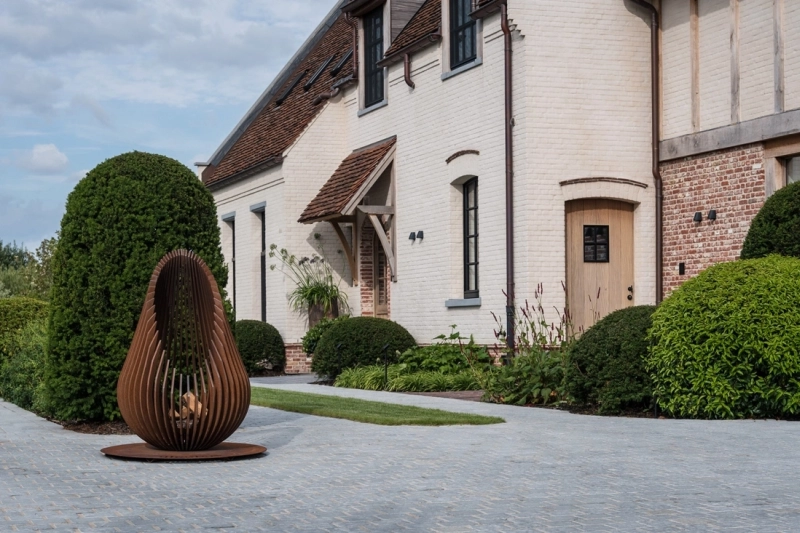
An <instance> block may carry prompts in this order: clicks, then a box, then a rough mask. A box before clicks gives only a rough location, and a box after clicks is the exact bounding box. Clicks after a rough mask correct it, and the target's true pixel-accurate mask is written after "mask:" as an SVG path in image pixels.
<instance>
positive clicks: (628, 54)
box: [215, 0, 654, 343]
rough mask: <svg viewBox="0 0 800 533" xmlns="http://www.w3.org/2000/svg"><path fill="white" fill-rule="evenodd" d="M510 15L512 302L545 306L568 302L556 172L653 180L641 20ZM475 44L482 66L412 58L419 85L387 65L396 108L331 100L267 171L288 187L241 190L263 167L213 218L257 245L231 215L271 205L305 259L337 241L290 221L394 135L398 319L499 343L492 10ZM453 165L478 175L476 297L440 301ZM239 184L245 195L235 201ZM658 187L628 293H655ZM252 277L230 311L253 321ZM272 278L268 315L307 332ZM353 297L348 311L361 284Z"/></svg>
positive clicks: (457, 262) (596, 192)
mask: <svg viewBox="0 0 800 533" xmlns="http://www.w3.org/2000/svg"><path fill="white" fill-rule="evenodd" d="M509 11H510V17H511V18H512V19H513V21H514V23H516V24H517V25H518V29H519V33H518V34H517V35H515V37H514V64H515V68H514V74H515V77H514V80H515V83H514V106H515V122H516V126H515V129H514V132H515V133H514V135H515V137H514V143H515V172H516V174H515V199H516V201H515V230H516V233H515V245H516V264H515V267H516V271H517V279H516V281H517V291H516V294H517V297H518V299H519V300H524V299H525V298H530V297H531V296H532V295H533V291H534V288H535V287H536V285H537V284H538V283H544V285H545V304H546V305H547V306H548V308H551V307H563V305H564V294H563V291H562V289H561V282H562V281H563V280H564V278H565V250H564V202H565V200H566V199H567V196H565V193H564V192H563V191H562V188H561V186H560V185H559V182H560V181H563V180H567V179H571V178H578V177H589V176H606V177H617V178H627V179H632V180H636V181H639V182H642V183H646V184H648V185H652V176H651V174H650V166H651V162H650V59H649V43H650V30H649V25H648V18H647V16H646V14H645V12H644V11H643V10H641V9H640V8H636V7H631V6H628V5H627V4H626V3H624V2H622V1H616V0H592V1H588V2H575V3H573V2H560V1H556V0H536V1H532V0H527V1H525V2H522V1H519V2H512V3H511V6H510V9H509ZM587 28H591V30H587ZM482 39H483V40H484V44H483V64H482V65H481V66H478V67H476V68H473V69H471V70H469V71H466V72H464V73H462V74H460V75H458V76H455V77H452V78H450V79H447V80H445V81H442V79H441V74H442V70H443V67H442V48H441V46H431V47H429V48H427V49H425V50H423V51H420V52H418V53H416V54H414V55H413V57H412V60H413V65H412V66H413V79H414V82H415V83H416V89H414V90H413V91H412V90H411V89H410V88H408V87H407V86H406V85H405V83H404V82H403V80H402V64H398V65H395V66H393V67H391V68H390V70H389V76H388V80H389V83H388V85H389V89H388V91H389V104H388V106H386V107H384V108H381V109H379V110H376V111H374V112H372V113H369V114H367V115H364V116H362V117H358V116H357V112H358V102H357V91H356V90H355V89H353V88H351V89H349V90H347V91H346V92H345V94H344V95H343V96H340V97H338V98H336V99H334V100H333V101H331V102H330V104H328V106H327V107H326V108H325V109H324V111H322V113H321V114H320V115H319V116H318V118H317V119H316V120H315V121H314V123H312V124H311V126H310V127H309V128H308V129H307V131H306V132H305V133H304V135H303V136H302V137H301V138H300V139H299V140H298V142H297V143H296V144H295V146H294V147H292V148H291V149H290V150H289V151H288V152H287V154H286V161H285V163H284V164H283V167H282V168H281V169H279V170H278V171H276V176H280V177H281V178H282V179H283V180H284V182H283V183H282V184H281V185H279V186H277V187H275V188H273V189H268V190H264V191H259V192H258V193H257V194H256V193H255V192H253V193H252V194H249V195H247V194H248V193H247V191H248V190H251V191H255V190H256V187H260V186H262V185H263V181H264V180H265V179H271V178H269V177H266V176H259V177H255V178H251V179H249V180H246V181H245V182H241V183H240V184H236V185H234V186H232V187H230V188H229V189H230V190H228V189H227V188H226V189H225V190H223V191H220V192H217V193H215V196H216V197H217V199H218V202H219V204H220V206H219V212H220V214H223V213H226V212H228V211H231V210H233V209H234V208H235V209H236V211H237V244H238V243H239V242H241V243H243V244H242V246H244V243H245V242H248V243H249V242H251V241H252V242H256V240H253V239H252V238H248V237H245V236H244V232H245V231H251V230H252V228H251V229H250V230H248V229H246V228H245V225H244V224H242V225H241V226H240V225H239V224H238V216H239V212H240V211H241V212H242V213H243V214H246V215H249V211H248V210H247V208H248V207H249V205H251V204H253V203H256V202H257V201H263V200H264V199H266V200H267V210H268V211H269V210H270V209H271V208H272V206H273V204H274V207H275V209H276V212H278V213H279V214H278V215H276V216H277V217H278V219H279V220H276V222H275V224H276V225H275V226H274V227H272V226H271V227H270V228H269V229H268V231H269V232H270V233H268V243H269V242H276V244H279V246H286V247H287V248H290V249H291V250H292V251H293V252H295V253H298V252H300V251H301V250H304V251H305V252H303V253H308V252H311V251H312V248H311V242H313V239H312V238H310V236H311V235H312V234H313V233H314V232H319V233H321V234H322V235H323V236H324V237H323V238H324V240H325V243H326V248H327V247H328V245H329V244H330V245H331V248H335V247H336V246H337V245H338V242H337V241H335V240H333V236H332V234H331V232H330V230H328V228H327V227H325V225H317V226H304V225H300V224H297V223H296V219H297V218H298V216H299V214H300V212H301V211H302V209H303V208H304V207H305V205H306V204H307V203H308V202H309V201H310V200H311V199H312V198H313V197H314V195H315V194H316V193H317V191H318V190H319V188H320V187H321V186H322V184H323V183H324V182H325V180H327V178H328V177H330V175H331V174H332V173H333V172H334V171H335V169H336V167H337V166H338V164H339V163H340V162H341V161H342V159H344V157H346V155H347V154H348V153H350V151H352V150H353V149H357V148H359V147H362V146H365V145H367V144H370V143H373V142H375V141H378V140H381V139H384V138H386V137H388V136H390V135H397V137H398V141H397V154H396V159H395V165H396V168H395V175H396V193H397V217H396V225H397V229H396V235H397V244H396V246H397V259H398V281H397V282H396V283H394V284H393V285H392V288H391V294H392V302H391V308H392V311H391V313H392V319H394V320H396V321H398V322H399V323H401V324H403V325H404V326H406V327H407V328H408V329H409V331H410V332H411V333H412V334H413V335H414V337H415V338H416V339H417V340H418V341H419V342H430V341H431V340H432V339H433V337H435V336H436V335H438V334H440V333H445V332H447V331H448V330H449V326H450V325H451V324H457V325H458V327H459V329H460V331H461V332H462V333H464V334H474V335H475V337H476V340H478V341H479V342H484V343H489V342H493V341H494V336H493V334H492V330H493V329H494V327H495V324H494V321H493V319H492V317H491V313H492V312H495V313H498V314H499V315H500V316H502V315H503V311H504V306H505V297H504V296H503V292H502V291H503V290H504V288H505V281H506V280H505V207H504V205H505V190H504V181H505V174H504V172H505V167H504V161H505V153H504V149H505V145H504V106H503V83H504V82H503V39H502V32H501V31H500V26H499V16H497V15H494V16H492V17H490V18H489V19H487V20H486V21H485V26H484V29H483V35H482ZM465 149H473V150H479V151H480V156H466V157H465V158H462V159H461V160H456V161H454V162H453V163H452V164H451V165H448V164H447V163H446V159H447V158H448V157H449V156H450V155H452V154H453V153H455V152H457V151H461V150H465ZM461 173H468V174H473V173H474V174H477V175H478V177H479V224H480V249H479V254H480V285H481V286H480V289H481V298H482V306H481V307H480V308H461V309H447V308H446V307H445V300H447V299H451V298H461V297H462V296H463V288H462V285H461V272H462V270H461V269H462V255H461V223H460V217H461V211H460V209H461V205H460V196H459V194H458V190H457V189H456V188H454V187H453V185H451V183H452V182H453V180H455V179H458V177H459V175H460V174H461ZM248 187H249V188H250V189H248ZM241 194H245V195H247V196H245V197H244V198H243V199H239V200H237V199H236V197H237V195H241ZM273 194H274V197H273ZM585 194H587V195H593V196H600V197H609V195H610V196H613V197H625V198H626V199H631V198H628V197H629V196H630V194H629V192H625V191H621V190H618V188H617V189H615V188H614V187H610V188H609V187H607V186H605V185H599V186H598V187H596V188H594V189H591V190H587V191H586V192H585ZM653 194H654V193H653V189H652V187H650V188H649V189H647V190H646V191H645V193H643V194H641V195H640V197H637V200H638V201H639V205H638V207H637V209H636V211H635V213H636V215H635V224H636V235H635V265H636V266H635V269H636V284H637V291H636V298H637V300H636V303H648V302H652V301H653V299H654V289H653V286H654V280H653V270H654V267H653V259H652V258H653V249H652V234H653V229H652V218H653V206H652V196H653ZM626 195H627V196H626ZM256 197H257V198H256ZM279 203H280V205H278V204H279ZM420 230H422V231H424V232H425V238H424V239H423V241H422V242H419V241H417V242H416V243H414V244H412V243H411V241H409V240H408V238H407V237H408V234H409V233H410V232H412V231H414V232H417V231H420ZM245 253H250V254H253V255H254V256H255V255H256V253H257V251H256V250H255V249H252V246H251V247H250V248H249V249H248V250H245V249H243V248H240V251H239V252H238V254H239V255H238V256H237V257H241V256H242V255H243V254H245ZM241 261H242V263H243V264H244V263H246V262H247V260H246V259H243V258H242V259H241ZM247 272H248V274H244V273H241V269H240V271H239V272H237V285H238V286H237V294H238V296H237V297H238V298H241V299H242V300H241V304H240V305H239V307H240V308H241V310H240V313H239V316H240V318H242V317H245V316H244V315H245V314H246V313H250V316H247V318H257V317H258V315H257V314H256V312H257V310H258V307H257V305H255V303H254V302H256V300H252V301H248V300H247V299H246V298H245V297H244V296H242V295H243V294H245V293H246V292H247V291H251V290H252V287H254V286H257V285H256V283H257V278H254V277H253V273H252V272H250V271H249V270H248V271H247ZM273 274H276V273H274V272H268V280H269V282H268V291H269V302H270V309H269V314H268V320H269V321H270V322H272V323H274V324H275V325H276V326H278V327H279V329H280V330H281V333H282V334H283V335H284V338H285V339H286V340H287V342H292V341H293V340H295V339H299V337H300V336H302V333H303V331H304V329H305V328H304V324H303V321H302V319H301V318H300V317H299V316H297V315H295V314H292V313H290V312H289V310H288V307H287V306H286V305H285V294H286V292H288V290H289V289H290V287H289V286H288V285H287V284H286V283H285V282H283V281H282V280H281V278H280V277H279V276H273ZM247 276H250V278H247ZM350 295H351V296H350V302H351V303H352V304H353V305H354V307H355V306H357V305H358V301H359V299H358V295H357V288H356V289H354V290H351V292H350ZM354 311H355V312H356V314H358V312H359V311H360V310H359V309H354Z"/></svg>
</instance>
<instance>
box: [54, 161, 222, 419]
mask: <svg viewBox="0 0 800 533" xmlns="http://www.w3.org/2000/svg"><path fill="white" fill-rule="evenodd" d="M180 248H184V249H188V250H192V251H194V252H195V253H197V254H198V255H199V256H200V257H202V258H203V260H204V261H205V262H206V264H207V265H208V267H209V268H210V269H211V272H212V273H213V274H214V277H215V278H216V280H217V283H218V284H219V288H220V292H221V294H222V297H223V299H224V298H225V291H224V287H225V285H226V283H227V279H228V273H227V269H226V267H225V265H224V263H223V258H222V250H221V247H220V232H219V227H218V225H217V209H216V206H215V204H214V198H213V196H212V195H211V193H210V192H209V191H208V189H206V187H205V186H204V185H203V183H202V182H201V181H200V180H199V179H197V176H196V175H195V174H194V173H193V172H192V171H191V170H189V169H188V168H187V167H185V166H184V165H182V164H181V163H179V162H178V161H175V160H174V159H170V158H168V157H164V156H160V155H154V154H147V153H143V152H131V153H127V154H122V155H119V156H116V157H113V158H111V159H108V160H106V161H104V162H103V163H101V164H99V165H98V166H97V167H95V168H94V169H93V170H92V171H91V172H89V173H88V174H87V175H86V177H85V178H83V179H82V180H81V181H80V182H79V183H78V185H77V186H76V187H75V189H74V190H73V191H72V192H71V193H70V195H69V197H68V198H67V208H66V213H65V214H64V217H63V218H62V220H61V233H60V240H59V243H58V247H57V248H56V252H55V257H54V261H53V263H54V276H53V289H52V293H51V315H50V318H51V320H50V331H49V343H48V345H49V346H48V347H49V350H48V352H49V353H48V362H47V366H46V371H45V380H46V384H47V389H48V393H49V394H50V395H51V396H52V399H53V401H54V405H56V406H57V410H56V412H55V413H54V414H55V416H56V417H57V418H60V419H63V420H73V419H95V420H100V419H107V420H112V419H115V418H118V417H119V408H118V407H117V397H116V386H117V379H118V378H119V373H120V370H121V369H122V363H123V361H124V360H125V356H126V354H127V351H128V348H129V346H130V344H131V340H132V338H133V333H134V330H135V329H136V323H137V321H138V319H139V314H140V313H141V309H142V304H143V302H144V296H145V293H146V291H147V286H148V283H149V281H150V277H151V275H152V273H153V269H154V268H155V266H156V264H157V263H158V261H159V260H160V259H161V258H162V257H163V256H164V255H165V254H166V253H168V252H170V251H173V250H176V249H180Z"/></svg>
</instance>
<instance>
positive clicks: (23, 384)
mask: <svg viewBox="0 0 800 533" xmlns="http://www.w3.org/2000/svg"><path fill="white" fill-rule="evenodd" d="M7 338H8V342H7V343H6V344H5V349H6V353H7V357H4V358H3V359H2V360H0V398H3V399H4V400H6V401H7V402H11V403H13V404H16V405H18V406H20V407H22V408H23V409H29V410H35V411H38V412H42V411H44V410H45V401H44V395H45V391H44V383H43V378H44V365H45V350H46V348H47V320H46V319H45V318H37V319H34V320H32V321H30V322H28V323H27V324H26V326H25V327H23V328H22V329H20V330H18V331H16V332H15V333H13V334H10V335H9V336H8V337H7Z"/></svg>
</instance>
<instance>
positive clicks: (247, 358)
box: [236, 320, 286, 376]
mask: <svg viewBox="0 0 800 533" xmlns="http://www.w3.org/2000/svg"><path fill="white" fill-rule="evenodd" d="M236 347H237V348H239V354H240V355H241V356H242V362H243V363H244V368H245V369H246V370H247V374H248V375H250V376H252V375H255V374H258V373H260V372H263V371H264V370H283V368H284V367H285V366H286V346H285V345H284V344H283V338H281V334H280V333H278V330H277V329H275V327H274V326H272V325H271V324H267V323H266V322H261V321H259V320H239V321H237V322H236Z"/></svg>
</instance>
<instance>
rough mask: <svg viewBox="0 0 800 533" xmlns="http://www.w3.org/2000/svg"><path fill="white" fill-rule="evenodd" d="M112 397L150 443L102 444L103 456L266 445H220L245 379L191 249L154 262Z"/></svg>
mask: <svg viewBox="0 0 800 533" xmlns="http://www.w3.org/2000/svg"><path fill="white" fill-rule="evenodd" d="M117 401H118V402H119V408H120V411H121V413H122V417H123V418H124V419H125V422H127V424H128V426H130V428H131V429H132V430H133V431H134V432H135V433H136V434H137V435H138V436H139V437H141V438H142V440H144V441H145V442H147V443H148V444H149V446H147V445H143V444H139V445H126V446H115V447H112V448H106V449H104V450H103V453H106V454H107V455H115V456H122V457H129V458H142V459H159V458H161V459H180V458H182V457H181V456H180V452H195V453H194V454H190V455H189V456H186V458H190V459H201V458H205V456H203V453H202V452H203V451H204V450H211V449H215V450H216V451H217V452H220V450H221V451H222V452H226V451H227V453H223V454H222V455H220V453H217V454H216V455H214V453H211V454H208V455H209V457H208V458H220V457H234V456H242V455H253V454H257V453H263V452H264V451H265V450H266V449H265V448H263V447H261V446H251V445H241V444H230V443H226V444H222V445H221V443H222V442H223V441H224V440H225V439H226V438H228V437H229V436H230V435H231V434H232V433H233V432H234V431H236V429H237V428H238V427H239V425H240V424H241V423H242V421H243V420H244V417H245V415H246V414H247V410H248V408H249V404H250V381H249V380H248V378H247V373H246V371H245V368H244V365H243V364H242V360H241V357H240V356H239V352H238V350H237V349H236V343H235V342H234V339H233V334H232V333H231V329H230V326H229V325H228V321H227V318H226V316H225V311H224V308H223V305H222V298H221V297H220V294H219V290H218V289H217V282H216V280H215V279H214V276H213V275H212V274H211V271H210V270H209V269H208V267H207V266H206V264H205V263H204V262H203V260H202V259H200V258H199V257H198V256H197V255H196V254H194V253H192V252H188V251H185V250H178V251H175V252H170V253H169V254H167V255H166V256H164V258H163V259H162V260H161V261H160V262H159V264H158V266H156V268H155V271H154V272H153V276H152V278H151V279H150V286H149V287H148V289H147V295H146V297H145V302H144V306H143V308H142V314H141V316H140V317H139V323H138V325H137V327H136V332H135V333H134V336H133V343H132V344H131V347H130V350H129V351H128V356H127V358H126V359H125V364H124V365H123V367H122V373H121V374H120V377H119V382H118V384H117ZM132 447H136V450H133V451H132V450H131V448H132ZM215 447H216V448H215ZM242 447H249V448H248V449H249V453H246V452H247V450H245V449H244V448H242ZM123 448H125V449H124V450H123ZM232 448H233V449H236V450H238V451H235V452H231V451H230V450H231V449H232ZM240 448H241V449H240ZM115 452H117V453H115ZM159 452H178V453H162V454H161V455H159Z"/></svg>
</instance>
